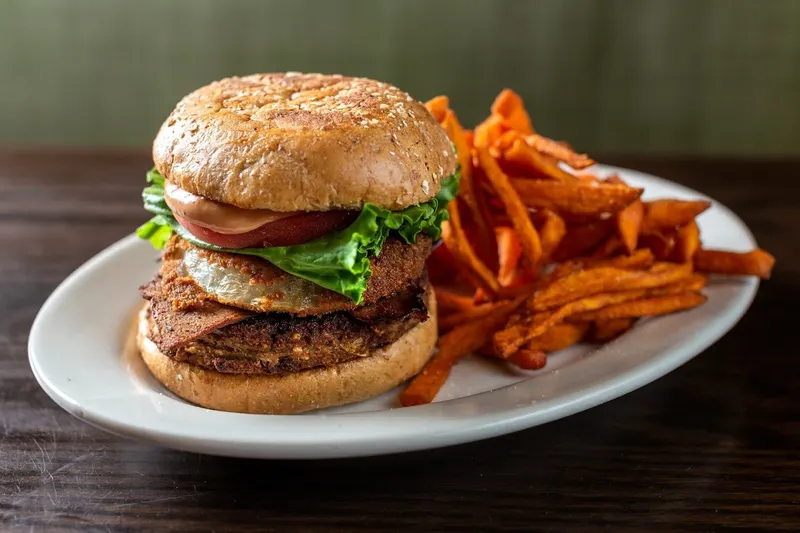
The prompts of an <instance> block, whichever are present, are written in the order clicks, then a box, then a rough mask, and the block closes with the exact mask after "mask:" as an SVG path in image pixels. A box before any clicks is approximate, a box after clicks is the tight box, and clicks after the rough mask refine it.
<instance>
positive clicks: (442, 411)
mask: <svg viewBox="0 0 800 533" xmlns="http://www.w3.org/2000/svg"><path fill="white" fill-rule="evenodd" d="M591 170H593V171H596V172H599V173H602V174H606V173H611V172H621V173H624V174H629V175H635V176H637V177H638V178H639V179H643V180H647V181H651V182H655V183H658V184H660V185H661V186H663V187H668V188H670V189H672V190H674V191H675V192H679V193H681V194H686V195H692V196H694V197H697V198H705V199H709V200H712V201H713V203H714V208H715V209H718V210H720V211H721V214H722V215H724V216H725V217H727V218H729V219H730V220H732V221H733V222H734V223H735V224H737V226H738V228H737V229H738V230H739V231H741V232H742V233H743V234H744V236H745V237H746V238H747V240H748V241H749V244H750V245H751V246H755V238H754V237H753V235H752V233H751V231H750V229H749V228H748V227H747V225H746V224H745V223H744V222H743V221H742V220H741V219H740V218H739V217H738V216H737V215H736V214H735V213H734V212H733V211H731V210H730V209H729V208H728V207H726V206H725V205H724V204H722V203H720V202H717V201H716V200H713V198H711V197H709V196H708V195H705V194H703V193H701V192H699V191H696V190H693V189H691V188H689V187H686V186H684V185H681V184H679V183H675V182H672V181H670V180H667V179H664V178H661V177H658V176H653V175H651V174H648V173H644V172H641V171H637V170H634V169H628V168H624V167H617V166H610V165H596V166H594V167H592V169H591ZM134 241H139V239H138V238H137V237H136V236H135V235H128V236H126V237H123V238H122V239H119V240H118V241H116V242H114V243H112V244H111V245H109V246H108V247H106V248H105V249H103V250H101V251H100V252H98V253H97V254H95V255H94V256H93V257H91V258H90V259H88V260H87V261H86V262H84V263H83V264H82V265H80V266H79V267H78V268H77V269H75V270H74V271H73V272H72V273H70V274H69V275H68V276H67V277H66V278H65V279H64V280H63V281H62V282H61V283H59V285H58V286H57V287H56V289H55V290H54V291H53V292H52V293H51V294H50V295H49V296H48V297H47V299H46V300H45V302H44V303H43V304H42V307H41V308H40V309H39V311H38V313H37V315H36V318H35V319H34V322H33V325H32V327H31V330H30V335H29V339H28V355H29V363H30V366H31V369H32V371H33V374H34V376H35V378H36V380H37V381H38V383H39V385H40V386H41V387H42V388H43V389H44V391H45V392H46V393H47V394H48V396H49V397H50V398H51V399H53V400H54V401H55V402H56V403H57V404H58V405H59V406H61V407H62V408H63V409H65V410H66V411H68V412H69V413H71V414H72V415H73V416H76V417H77V418H79V419H81V420H83V421H85V422H87V423H89V424H91V425H93V426H95V427H98V428H100V429H103V430H106V431H109V432H111V433H114V434H116V435H120V436H123V437H128V438H134V439H140V440H146V441H150V442H154V443H157V444H160V445H163V446H167V447H170V448H175V449H179V450H184V451H191V452H197V453H206V454H208V453H210V454H214V455H224V456H235V457H253V458H276V459H312V458H314V459H316V458H319V459H321V458H343V457H358V456H369V455H383V454H391V453H401V452H410V451H417V450H422V449H432V448H440V447H444V446H450V445H454V444H459V443H466V442H473V441H478V440H484V439H488V438H493V437H496V436H499V435H502V434H506V433H511V432H516V431H520V430H522V429H527V428H531V427H535V426H538V425H541V424H545V423H548V422H552V421H554V420H557V419H560V418H565V417H567V416H571V415H573V414H576V413H578V412H581V411H584V410H588V409H591V408H594V407H596V406H598V405H601V404H603V403H605V402H607V401H610V400H612V399H616V398H619V397H621V396H624V395H626V394H628V393H630V392H632V391H634V390H636V389H638V388H640V387H643V386H645V385H647V384H649V383H652V382H653V381H655V380H657V379H659V378H661V377H663V376H664V375H666V374H668V373H670V372H672V371H673V370H675V369H676V368H678V367H680V366H681V365H683V364H685V363H686V362H687V361H689V360H691V359H692V358H693V357H695V356H697V355H699V354H700V353H702V352H703V351H704V350H706V349H707V348H708V347H709V346H710V345H712V344H713V343H714V342H716V341H717V340H719V339H720V338H721V337H723V336H724V335H726V334H727V333H728V332H729V331H730V330H731V329H732V328H733V327H734V326H735V325H736V324H737V323H738V322H739V320H741V318H742V317H743V316H744V314H745V313H746V312H747V310H748V309H749V307H750V305H751V304H752V301H753V299H754V298H755V295H756V293H757V291H758V287H759V284H760V283H759V280H757V279H754V278H748V279H746V280H743V281H742V283H741V287H742V289H741V291H739V292H738V293H737V295H736V297H735V298H734V301H733V302H732V304H731V306H730V308H729V309H727V311H726V312H725V313H718V314H716V315H714V318H713V319H712V322H710V323H709V324H708V325H706V327H704V328H703V329H702V330H701V332H700V333H702V334H698V335H697V336H696V337H695V338H694V339H691V340H690V341H688V342H685V343H683V344H681V345H680V346H678V347H677V348H669V349H666V350H662V351H660V352H659V354H658V355H657V356H654V357H652V358H650V359H647V360H645V361H643V362H641V363H640V364H637V365H634V366H632V367H631V368H630V369H628V370H627V371H625V372H622V373H621V374H617V375H615V376H613V377H610V378H607V379H600V380H599V381H598V382H597V383H595V384H593V385H592V386H590V387H587V388H586V389H584V390H581V391H576V392H572V393H570V394H566V395H556V396H555V397H553V398H550V399H547V400H544V401H542V402H539V403H537V402H532V403H531V402H529V403H526V404H524V405H518V406H515V407H513V408H506V409H502V410H499V411H497V412H495V411H489V412H487V413H484V414H482V415H477V416H475V415H473V416H471V417H466V418H459V419H457V420H453V419H447V418H446V417H444V415H447V414H448V413H447V412H448V411H452V410H456V411H457V410H458V407H459V406H460V405H463V404H465V403H467V402H474V401H476V399H477V400H478V401H479V400H480V398H483V397H486V396H488V395H494V394H496V393H498V391H501V390H504V389H507V388H508V387H516V386H517V385H509V386H506V387H501V388H499V389H493V390H489V391H485V392H481V393H477V394H473V395H469V396H465V397H461V398H455V399H452V400H445V401H440V402H436V403H433V404H428V405H422V406H415V407H408V408H402V409H401V408H394V409H387V410H379V411H368V412H356V413H333V414H324V413H320V414H311V415H310V416H309V415H301V416H297V415H253V414H242V413H226V412H222V411H212V410H208V409H204V408H202V407H197V406H194V405H191V404H188V403H186V402H182V401H181V400H177V402H179V403H181V404H183V405H185V406H186V407H188V408H190V409H192V410H193V411H194V412H200V411H202V412H204V413H205V416H206V417H208V418H210V419H221V418H224V419H229V420H230V423H238V422H239V421H241V422H243V423H245V424H247V423H252V418H251V417H258V418H259V419H260V420H264V419H268V420H271V421H277V422H276V423H277V424H279V425H284V426H289V429H292V428H291V426H297V425H300V426H303V425H308V423H309V421H313V422H312V424H317V425H319V426H321V428H323V430H328V431H331V430H333V429H337V431H336V433H337V435H338V438H335V439H331V438H330V437H328V438H327V440H325V439H320V440H319V441H313V440H310V439H308V438H305V439H297V438H295V439H294V440H292V439H291V438H286V435H285V434H280V437H281V438H277V439H273V440H271V441H270V440H265V439H264V436H263V434H261V435H255V434H254V435H252V436H251V437H250V438H242V435H239V436H238V438H237V439H236V440H235V441H232V440H231V438H230V435H225V437H224V438H223V437H217V438H214V436H213V435H209V434H205V435H200V434H198V432H197V431H196V429H197V428H196V427H191V428H189V429H190V431H188V432H187V431H180V430H173V431H165V430H164V428H159V427H158V425H157V424H154V425H151V426H148V427H145V426H142V425H137V424H131V423H127V422H126V421H124V420H119V419H117V417H115V416H111V415H109V414H107V413H103V412H102V411H98V410H97V408H96V407H95V408H89V409H87V406H86V405H81V404H80V403H79V402H77V401H75V400H74V399H73V398H71V397H70V395H69V394H66V393H65V392H64V391H62V390H61V389H60V388H59V387H58V386H57V385H56V384H55V383H53V382H52V380H51V379H49V377H48V375H47V372H46V370H45V369H43V368H41V366H40V363H41V360H40V359H41V358H40V357H38V356H37V350H38V349H39V346H38V345H39V342H40V341H39V339H40V338H41V335H42V333H41V331H42V328H43V327H44V326H43V324H44V323H46V320H48V319H49V318H50V317H49V312H50V311H49V310H51V309H52V308H53V305H54V304H53V302H55V301H57V300H58V299H60V298H63V297H64V294H65V293H66V294H68V292H69V288H70V286H71V285H72V284H73V283H75V282H76V280H79V279H81V278H82V277H84V276H86V275H88V274H89V273H91V271H92V270H93V269H95V268H100V267H101V266H102V264H103V263H104V262H105V261H106V260H107V259H108V258H109V257H112V256H114V255H116V254H117V253H119V251H120V250H122V249H125V248H127V247H128V246H132V245H133V244H132V243H133V242H134ZM713 324H716V325H717V327H716V328H713V331H712V328H711V325H713ZM609 346H611V345H604V346H603V347H600V348H598V349H597V350H595V351H593V352H592V353H593V354H594V355H597V356H602V352H603V351H604V350H607V349H609ZM546 375H547V374H544V375H543V376H539V377H534V378H533V379H534V380H535V379H541V378H543V377H545V376H546ZM528 381H530V380H524V381H523V382H521V383H527V382H528ZM165 397H166V396H165ZM500 415H502V416H500ZM387 417H388V419H389V421H390V422H393V423H394V424H395V425H394V426H393V429H394V430H395V431H394V432H391V433H390V432H388V431H386V432H385V431H376V432H374V433H373V434H372V435H370V436H369V437H366V438H365V437H364V436H358V435H347V434H346V432H344V433H342V432H341V427H342V426H343V425H347V424H349V422H342V421H343V420H345V419H349V420H351V421H355V422H354V423H356V424H357V423H358V422H365V423H367V424H370V423H371V424H373V425H374V426H380V424H375V420H381V421H384V420H385V419H387ZM434 422H435V423H436V424H438V426H437V429H438V430H439V431H435V432H430V431H426V430H425V428H424V426H425V424H426V423H434ZM409 423H415V424H418V425H419V424H421V425H422V426H423V427H422V428H421V429H416V430H414V431H408V429H407V427H408V425H409ZM397 424H401V425H403V427H405V428H406V429H405V433H406V434H405V435H403V434H400V435H398V432H397V431H396V430H397V428H398V425H397ZM362 429H363V428H362ZM383 429H385V428H383ZM400 433H402V432H400ZM273 437H274V435H273Z"/></svg>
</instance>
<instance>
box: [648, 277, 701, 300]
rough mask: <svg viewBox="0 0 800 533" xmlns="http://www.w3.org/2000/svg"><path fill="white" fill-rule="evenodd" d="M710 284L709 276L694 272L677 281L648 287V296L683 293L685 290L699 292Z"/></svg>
mask: <svg viewBox="0 0 800 533" xmlns="http://www.w3.org/2000/svg"><path fill="white" fill-rule="evenodd" d="M707 284H708V278H707V277H706V276H705V275H703V274H697V273H695V274H692V275H691V276H689V277H686V278H684V279H682V280H680V281H676V282H675V283H670V284H669V285H664V286H663V287H655V288H653V289H648V291H647V296H648V297H649V296H669V295H672V294H682V293H684V292H699V291H701V290H702V289H703V287H705V286H706V285H707Z"/></svg>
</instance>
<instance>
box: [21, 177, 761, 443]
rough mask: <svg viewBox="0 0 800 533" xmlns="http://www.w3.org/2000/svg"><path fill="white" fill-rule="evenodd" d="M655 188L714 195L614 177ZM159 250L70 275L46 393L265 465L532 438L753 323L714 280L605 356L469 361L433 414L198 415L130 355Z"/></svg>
mask: <svg viewBox="0 0 800 533" xmlns="http://www.w3.org/2000/svg"><path fill="white" fill-rule="evenodd" d="M592 171H594V172H596V173H597V174H600V175H608V174H610V173H613V172H618V173H619V174H620V175H621V177H622V178H623V179H625V180H626V181H627V182H629V183H630V184H632V185H634V186H637V187H644V188H645V196H644V197H645V198H659V197H675V198H705V199H709V200H711V199H710V198H708V197H707V196H705V195H703V194H700V193H698V192H695V191H693V190H691V189H688V188H685V187H682V186H680V185H677V184H675V183H672V182H669V181H666V180H662V179H659V178H656V177H653V176H649V175H646V174H642V173H639V172H635V171H631V170H625V169H619V168H614V167H608V166H597V167H595V168H593V169H592ZM698 223H699V224H700V227H701V230H702V235H703V241H704V243H705V244H706V245H707V246H708V247H711V248H727V249H732V250H739V251H744V250H748V249H751V248H753V247H755V241H754V239H753V236H752V235H751V233H750V231H749V230H748V229H747V227H746V226H745V225H744V224H743V223H742V221H741V220H740V219H739V218H738V217H737V216H736V215H734V214H733V213H732V212H731V211H730V210H729V209H727V208H726V207H724V206H722V205H720V204H718V203H716V202H714V204H713V207H712V208H711V209H709V210H708V211H707V212H706V213H704V214H703V215H701V216H700V217H699V219H698ZM157 257H158V253H157V252H156V251H154V250H153V249H152V248H151V247H150V245H149V243H147V242H144V241H141V240H139V239H137V238H136V237H135V236H133V235H131V236H129V237H126V238H124V239H122V240H121V241H119V242H117V243H115V244H113V245H112V246H110V247H108V248H107V249H105V250H104V251H103V252H101V253H99V254H98V255H96V256H95V257H93V258H92V259H90V260H89V261H88V262H87V263H85V264H84V265H83V266H81V267H80V268H78V269H77V270H76V271H75V272H74V273H72V274H71V275H70V276H69V277H68V278H67V279H66V280H65V281H64V282H63V283H62V284H61V285H60V286H59V287H58V288H57V289H56V290H55V291H54V292H53V294H52V295H51V296H50V297H49V298H48V299H47V301H46V302H45V303H44V305H43V306H42V309H41V310H40V311H39V314H38V316H37V317H36V320H35V321H34V324H33V328H32V329H31V335H30V340H29V345H28V351H29V357H30V364H31V367H32V369H33V372H34V375H35V376H36V379H37V380H38V381H39V383H40V385H41V386H42V388H43V389H44V390H45V391H46V392H47V394H49V395H50V397H51V398H53V400H55V401H56V402H57V403H58V404H59V405H60V406H61V407H63V408H64V409H66V410H67V411H69V412H70V413H72V414H73V415H75V416H76V417H78V418H80V419H82V420H85V421H86V422H88V423H90V424H93V425H95V426H97V427H100V428H103V429H105V430H107V431H110V432H112V433H115V434H119V435H123V436H128V437H133V438H137V439H141V440H144V441H150V442H154V443H157V444H160V445H163V446H167V447H172V448H176V449H181V450H187V451H193V452H199V453H207V454H215V455H227V456H236V457H253V458H328V457H355V456H365V455H377V454H386V453H396V452H405V451H411V450H420V449H426V448H434V447H440V446H447V445H453V444H458V443H462V442H469V441H474V440H479V439H485V438H489V437H494V436H497V435H501V434H504V433H509V432H512V431H518V430H521V429H525V428H530V427H533V426H536V425H539V424H544V423H546V422H549V421H551V420H556V419H558V418H563V417H566V416H569V415H572V414H574V413H577V412H580V411H583V410H586V409H589V408H591V407H594V406H596V405H599V404H601V403H603V402H606V401H608V400H611V399H613V398H617V397H619V396H622V395H623V394H626V393H628V392H630V391H632V390H635V389H637V388H639V387H641V386H643V385H646V384H647V383H650V382H651V381H653V380H655V379H658V378H659V377H661V376H663V375H665V374H667V373H668V372H670V371H671V370H673V369H675V368H676V367H678V366H679V365H681V364H683V363H685V362H686V361H688V360H689V359H691V358H692V357H694V356H695V355H697V354H699V353H700V352H701V351H703V350H704V349H705V348H707V347H708V346H709V345H711V344H712V343H713V342H714V341H716V340H717V339H719V338H720V337H721V336H722V335H724V334H725V333H726V332H727V331H728V330H729V329H730V328H731V327H732V326H733V325H734V324H735V323H736V322H737V321H738V320H739V318H740V317H741V316H742V315H743V314H744V313H745V311H746V310H747V308H748V307H749V305H750V302H751V301H752V299H753V297H754V295H755V293H756V290H757V288H758V281H757V280H755V279H734V280H731V279H727V280H712V282H711V283H710V284H709V287H708V288H707V290H706V293H707V294H708V296H709V300H708V302H707V303H706V304H705V305H703V306H701V307H699V308H697V309H693V310H691V311H687V312H683V313H678V314H675V315H670V316H666V317H661V318H656V319H649V320H642V321H640V322H639V323H638V324H637V326H636V327H635V328H634V329H633V330H631V331H630V332H628V333H627V334H625V335H623V336H622V337H620V338H618V339H616V340H615V341H613V342H611V343H609V344H606V345H604V346H602V347H599V348H598V347H593V346H576V347H574V348H571V349H569V350H566V351H563V352H559V353H558V354H555V355H553V356H552V357H550V358H549V360H548V365H547V368H545V369H543V370H540V371H537V372H530V371H521V370H516V369H513V368H511V367H509V366H506V365H503V364H501V363H494V362H491V361H488V360H485V359H483V358H478V357H471V358H467V359H466V360H464V361H463V362H462V363H460V364H459V365H458V366H457V367H456V368H455V369H454V371H453V373H452V375H451V377H450V379H449V380H448V381H447V383H446V384H445V386H444V388H443V389H442V391H441V392H440V393H439V395H438V397H437V400H436V402H435V403H433V404H430V405H423V406H418V407H411V408H399V407H398V404H397V400H396V398H397V392H398V390H394V391H391V392H389V393H387V394H384V395H383V396H380V397H378V398H374V399H372V400H369V401H365V402H361V403H358V404H353V405H349V406H343V407H337V408H333V409H327V410H324V411H316V412H312V413H308V414H303V415H294V416H274V415H248V414H237V413H226V412H221V411H213V410H209V409H204V408H201V407H197V406H194V405H191V404H189V403H187V402H185V401H183V400H181V399H179V398H177V397H176V396H174V395H172V394H171V393H170V392H168V391H167V390H166V389H165V388H164V387H162V386H161V385H160V384H159V383H158V382H157V381H155V379H153V378H152V376H150V374H149V372H148V371H147V369H146V367H145V366H144V364H143V363H142V361H141V359H140V358H139V357H138V354H137V353H136V350H135V348H134V347H132V346H130V345H129V342H128V334H129V331H130V327H131V321H132V319H133V316H134V314H135V312H136V310H137V309H138V308H139V307H140V306H141V303H142V301H141V299H140V297H139V294H138V292H137V290H136V288H137V287H138V286H139V285H140V284H142V283H145V282H147V281H148V280H150V279H151V277H152V276H153V275H154V273H155V272H156V268H157V266H156V258H157Z"/></svg>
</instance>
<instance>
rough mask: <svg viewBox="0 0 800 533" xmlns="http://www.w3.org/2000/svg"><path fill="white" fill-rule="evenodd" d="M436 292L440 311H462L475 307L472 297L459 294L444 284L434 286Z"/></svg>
mask: <svg viewBox="0 0 800 533" xmlns="http://www.w3.org/2000/svg"><path fill="white" fill-rule="evenodd" d="M434 294H435V295H436V304H437V307H438V309H439V311H443V312H455V313H460V312H462V311H469V310H470V309H472V308H473V307H474V305H473V304H472V298H471V297H469V296H465V295H462V294H458V293H456V292H454V291H451V290H448V289H447V288H445V287H442V286H436V287H434Z"/></svg>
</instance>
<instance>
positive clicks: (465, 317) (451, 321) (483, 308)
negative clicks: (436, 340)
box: [439, 302, 508, 331]
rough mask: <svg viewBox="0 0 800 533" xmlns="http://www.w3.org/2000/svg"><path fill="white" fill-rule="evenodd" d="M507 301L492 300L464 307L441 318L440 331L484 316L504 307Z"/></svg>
mask: <svg viewBox="0 0 800 533" xmlns="http://www.w3.org/2000/svg"><path fill="white" fill-rule="evenodd" d="M507 303H508V302H491V303H484V304H481V305H471V306H470V307H468V308H465V309H462V310H460V311H459V312H456V313H449V314H447V315H446V316H444V317H442V318H441V319H439V331H447V330H450V329H453V328H454V327H456V326H458V325H460V324H465V323H467V322H471V321H473V320H478V319H479V318H483V317H485V316H487V315H490V314H492V313H494V312H496V311H497V310H498V309H502V307H503V306H504V305H506V304H507Z"/></svg>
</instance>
